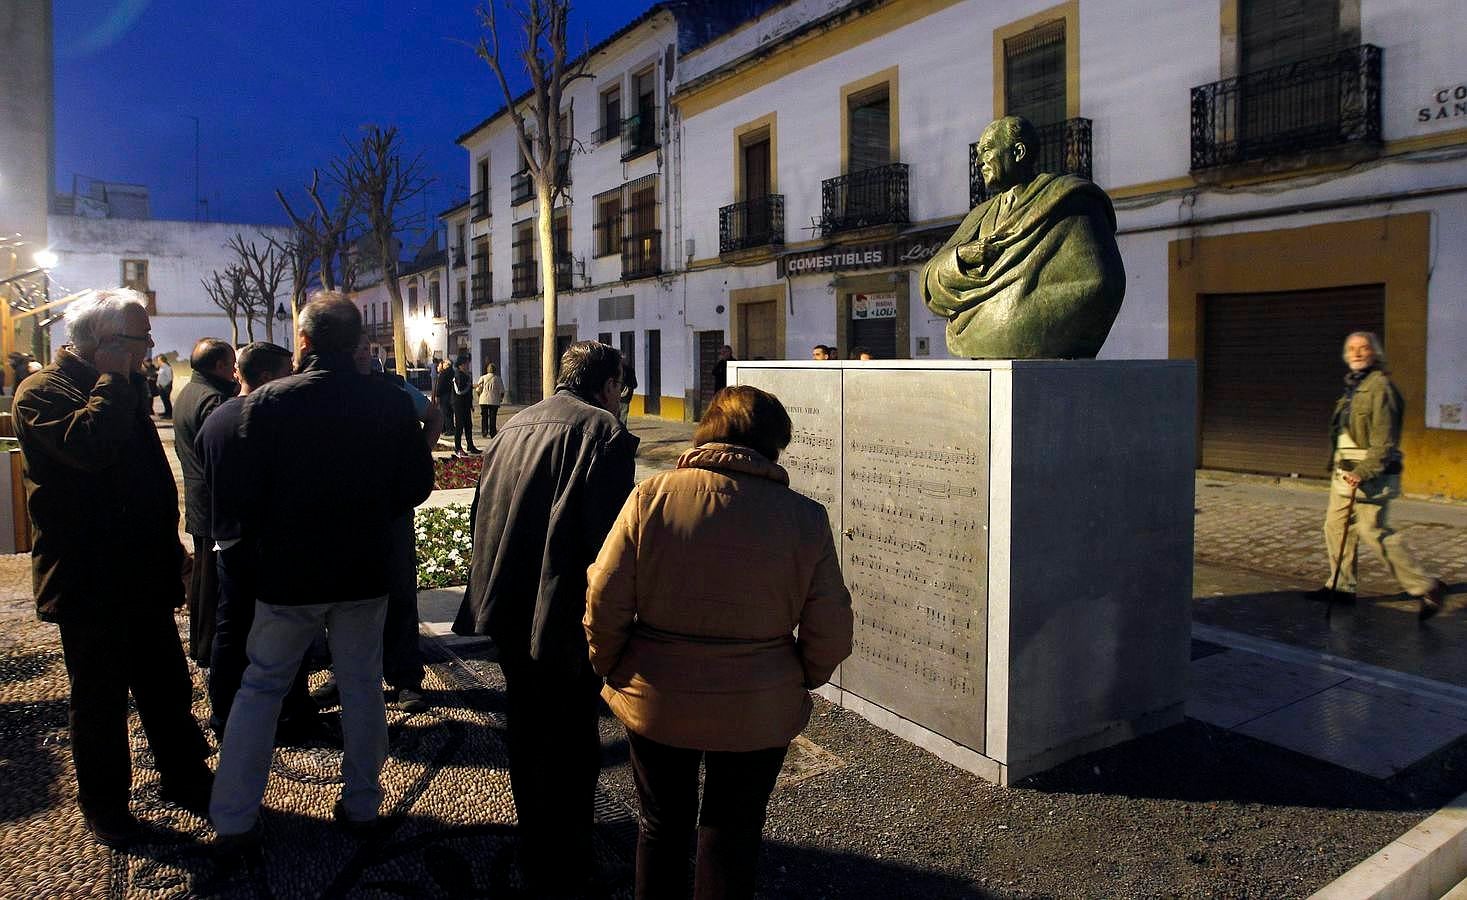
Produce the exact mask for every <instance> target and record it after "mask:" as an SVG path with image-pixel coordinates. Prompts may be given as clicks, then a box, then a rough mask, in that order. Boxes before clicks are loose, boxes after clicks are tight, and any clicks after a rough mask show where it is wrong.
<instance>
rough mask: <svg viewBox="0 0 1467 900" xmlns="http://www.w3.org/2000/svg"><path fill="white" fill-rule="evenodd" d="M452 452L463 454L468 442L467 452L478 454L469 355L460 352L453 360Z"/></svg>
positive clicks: (472, 381) (472, 378)
mask: <svg viewBox="0 0 1467 900" xmlns="http://www.w3.org/2000/svg"><path fill="white" fill-rule="evenodd" d="M452 390H453V422H454V426H455V427H454V429H453V453H454V455H455V456H462V455H463V448H464V443H465V442H467V443H468V447H469V454H470V455H471V456H478V455H479V448H478V447H475V446H474V413H473V402H474V376H472V375H470V374H469V355H468V354H467V353H460V354H459V355H458V358H457V359H455V360H454V361H453V380H452Z"/></svg>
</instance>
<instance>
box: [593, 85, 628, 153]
mask: <svg viewBox="0 0 1467 900" xmlns="http://www.w3.org/2000/svg"><path fill="white" fill-rule="evenodd" d="M620 133H621V85H617V86H616V87H613V88H611V89H610V90H608V91H602V92H601V126H600V127H599V128H597V129H596V134H595V135H594V139H595V141H596V143H597V144H604V143H606V142H607V141H609V140H611V139H612V138H614V137H616V136H617V135H618V134H620Z"/></svg>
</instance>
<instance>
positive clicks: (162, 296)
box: [50, 215, 291, 362]
mask: <svg viewBox="0 0 1467 900" xmlns="http://www.w3.org/2000/svg"><path fill="white" fill-rule="evenodd" d="M236 234H242V235H244V238H245V240H247V241H250V240H253V241H255V242H256V243H257V244H263V243H264V242H265V239H266V237H269V236H273V237H274V238H275V239H276V240H278V241H282V242H284V241H286V240H288V239H289V238H290V229H288V228H283V227H278V226H270V225H243V224H237V223H229V222H186V221H172V220H167V219H110V218H108V219H97V218H84V217H80V216H64V215H52V216H51V217H50V236H51V248H52V250H53V251H54V252H55V253H56V256H57V264H56V267H55V268H54V269H52V270H51V282H52V286H51V294H52V297H53V299H55V298H57V297H58V296H59V294H58V291H60V292H62V293H69V292H74V291H79V290H84V289H87V288H113V287H132V288H136V289H137V290H139V291H142V292H143V293H144V294H146V295H147V296H148V298H149V306H150V308H149V314H150V316H151V319H152V324H153V344H154V348H155V349H154V354H155V355H158V354H165V353H173V354H176V355H177V356H176V358H178V359H182V360H184V361H185V362H186V361H187V360H188V357H189V353H190V352H191V351H192V350H193V345H194V344H195V343H196V342H197V341H198V340H199V339H200V338H205V337H217V338H222V339H224V340H231V339H232V338H233V332H232V329H231V327H230V321H229V317H228V316H227V315H226V314H225V313H224V311H223V310H221V309H220V308H219V307H218V306H215V305H214V303H213V302H212V301H210V299H209V296H208V294H206V293H205V292H204V287H203V284H202V282H203V280H204V279H205V278H208V277H209V276H210V275H212V274H213V273H214V272H216V271H219V272H222V271H224V269H225V268H227V267H228V266H230V265H232V264H234V263H235V262H237V260H238V257H237V256H236V254H235V253H234V251H233V250H231V249H229V247H228V246H227V244H228V242H229V241H230V240H231V239H232V238H233V237H234V236H235V235H236ZM290 292H291V283H290V276H289V275H287V276H286V277H285V279H284V280H283V281H282V282H281V284H280V293H279V294H278V295H277V296H276V298H275V302H274V303H272V304H271V307H272V309H274V308H277V307H279V306H280V305H281V304H284V306H285V307H286V308H287V310H288V308H289V306H290ZM60 312H61V311H60V310H58V314H59V313H60ZM50 329H51V346H52V347H59V346H61V345H62V344H63V343H65V342H66V325H65V322H63V321H61V320H60V319H57V320H55V321H53V322H52V323H51V325H50ZM289 330H290V322H289V320H288V319H287V320H286V321H285V322H283V323H282V322H280V321H277V320H275V319H274V318H273V317H271V321H270V322H268V323H267V322H266V321H265V320H264V318H261V319H257V320H256V322H255V323H254V330H253V338H252V337H251V332H250V330H249V328H248V326H247V323H246V321H245V318H244V317H243V316H240V317H239V338H238V339H239V341H240V342H246V341H249V340H252V339H253V340H267V339H270V337H269V336H271V335H273V340H274V341H275V343H277V344H281V345H286V344H290V343H291V335H289V334H288V333H287V332H289Z"/></svg>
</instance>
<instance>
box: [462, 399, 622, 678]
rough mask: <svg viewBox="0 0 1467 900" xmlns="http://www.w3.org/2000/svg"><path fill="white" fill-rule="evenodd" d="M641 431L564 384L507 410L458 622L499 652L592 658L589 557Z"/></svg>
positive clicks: (570, 661) (491, 457) (487, 477)
mask: <svg viewBox="0 0 1467 900" xmlns="http://www.w3.org/2000/svg"><path fill="white" fill-rule="evenodd" d="M636 452H637V439H636V438H635V437H633V436H632V435H631V434H630V433H629V432H627V431H626V429H624V428H623V427H622V425H621V423H620V422H618V421H617V419H616V416H614V415H612V414H611V413H609V412H607V411H606V410H604V409H601V408H600V407H597V406H593V405H591V404H590V403H588V402H586V401H585V400H583V399H581V398H580V397H578V396H576V395H575V394H573V393H571V392H569V391H565V390H561V391H556V392H555V394H554V395H552V396H551V397H549V398H548V399H545V400H542V401H540V402H539V403H536V404H535V405H534V406H531V407H530V408H529V409H526V410H524V411H522V412H520V413H519V414H518V415H516V416H515V417H514V418H513V419H510V420H509V424H507V425H505V426H504V427H502V428H501V429H499V437H497V438H495V439H494V440H493V441H492V442H491V443H490V444H489V447H488V449H487V450H485V451H484V465H483V471H482V473H481V474H480V477H479V488H478V491H477V493H476V494H475V499H474V520H473V523H474V556H473V563H472V566H471V568H470V572H469V589H468V590H467V591H466V592H465V594H464V601H463V605H462V606H461V607H460V608H459V612H458V618H457V620H456V621H455V622H454V623H453V630H454V631H455V632H456V633H458V634H488V635H490V636H492V637H493V638H494V642H495V644H496V645H498V648H499V650H500V652H501V653H508V654H512V655H514V656H517V657H520V658H523V657H526V656H529V657H531V658H533V659H536V660H541V661H553V662H555V663H561V662H564V663H565V665H566V667H567V668H568V669H574V668H575V667H577V666H582V665H584V664H585V660H586V633H585V630H584V629H583V628H582V626H581V617H582V616H584V615H585V612H586V567H587V566H589V565H590V564H591V563H592V561H594V560H595V559H596V554H597V552H598V551H600V549H601V542H602V541H603V540H604V539H605V538H606V533H607V532H608V531H609V530H610V529H611V523H612V522H614V521H615V520H616V514H617V513H618V512H619V511H620V510H621V505H622V503H623V502H624V501H625V500H626V498H627V495H628V494H629V493H631V490H632V481H633V471H634V469H635V457H636Z"/></svg>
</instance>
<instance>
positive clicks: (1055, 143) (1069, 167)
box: [968, 119, 1094, 206]
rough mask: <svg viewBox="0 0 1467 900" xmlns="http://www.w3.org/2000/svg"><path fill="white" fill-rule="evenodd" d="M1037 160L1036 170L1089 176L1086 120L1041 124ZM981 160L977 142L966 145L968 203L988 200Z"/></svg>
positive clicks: (976, 203) (1092, 169)
mask: <svg viewBox="0 0 1467 900" xmlns="http://www.w3.org/2000/svg"><path fill="white" fill-rule="evenodd" d="M1037 130H1038V131H1039V154H1038V155H1039V162H1038V164H1037V166H1036V170H1037V171H1040V172H1049V173H1051V174H1054V175H1079V176H1080V177H1082V178H1090V177H1092V175H1091V173H1092V172H1093V171H1094V167H1093V165H1092V163H1091V156H1090V120H1089V119H1065V120H1064V121H1063V122H1056V123H1054V124H1053V125H1041V126H1039V128H1038V129H1037ZM982 165H983V161H982V160H980V159H979V158H978V144H977V142H976V141H975V142H974V143H972V144H969V145H968V205H969V206H977V205H978V204H980V203H982V202H983V201H984V200H987V199H988V191H987V189H986V188H984V186H983V172H982V171H981V169H982Z"/></svg>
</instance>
